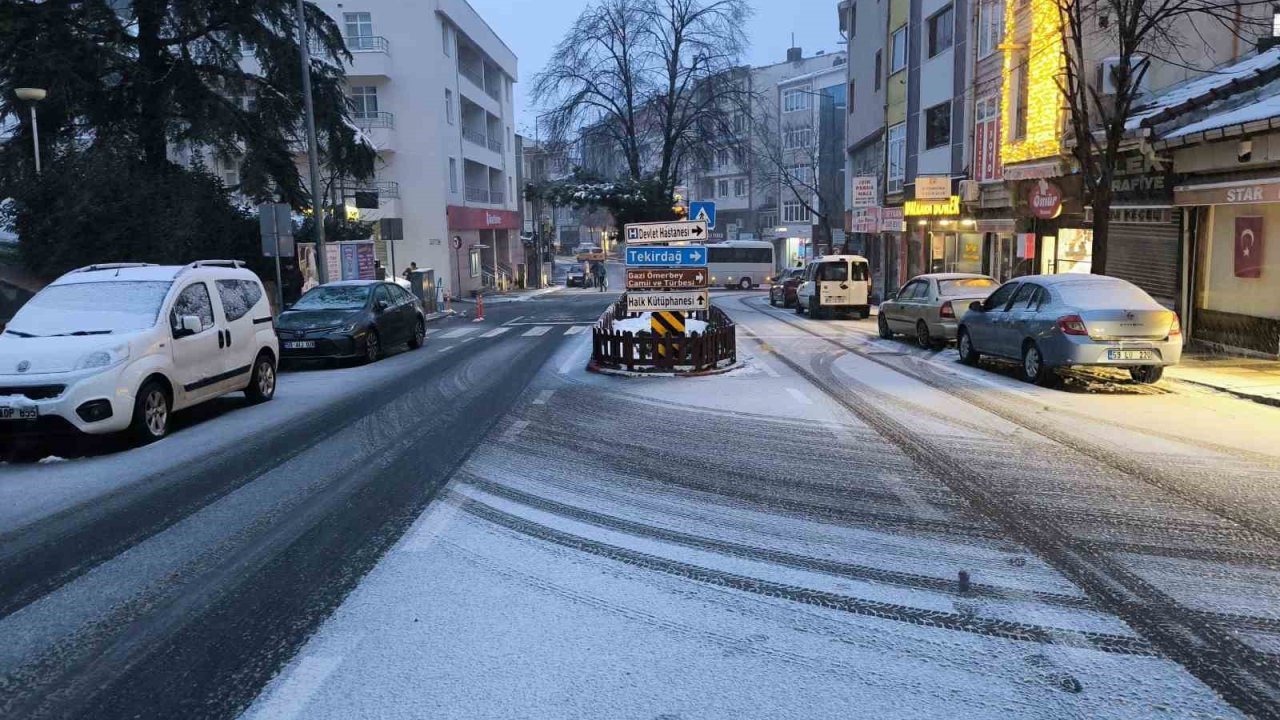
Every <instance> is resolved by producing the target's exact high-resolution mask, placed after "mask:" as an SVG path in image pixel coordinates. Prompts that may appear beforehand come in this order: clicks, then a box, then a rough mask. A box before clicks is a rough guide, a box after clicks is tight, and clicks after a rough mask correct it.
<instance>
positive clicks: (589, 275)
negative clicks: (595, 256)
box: [582, 260, 596, 287]
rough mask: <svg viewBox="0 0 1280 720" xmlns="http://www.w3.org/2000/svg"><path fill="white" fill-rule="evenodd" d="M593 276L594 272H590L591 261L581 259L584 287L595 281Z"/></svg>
mask: <svg viewBox="0 0 1280 720" xmlns="http://www.w3.org/2000/svg"><path fill="white" fill-rule="evenodd" d="M595 277H596V276H595V273H594V272H592V268H591V261H590V260H583V261H582V284H583V285H585V286H586V287H591V285H592V284H593V283H594V282H595Z"/></svg>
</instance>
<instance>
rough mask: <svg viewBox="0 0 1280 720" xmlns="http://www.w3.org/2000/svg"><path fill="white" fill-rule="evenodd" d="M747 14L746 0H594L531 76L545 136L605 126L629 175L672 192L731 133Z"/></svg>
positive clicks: (558, 137)
mask: <svg viewBox="0 0 1280 720" xmlns="http://www.w3.org/2000/svg"><path fill="white" fill-rule="evenodd" d="M749 15H750V8H749V5H748V3H747V0H597V2H596V3H595V4H593V5H591V6H589V7H587V8H586V9H585V10H584V11H583V12H582V14H581V15H580V16H579V17H578V19H577V21H576V22H575V23H574V24H573V27H572V28H570V30H569V32H568V33H567V34H566V35H565V36H564V38H563V39H562V40H561V41H560V44H559V45H557V46H556V50H555V53H554V54H553V55H552V57H551V60H550V61H549V62H548V63H547V66H546V67H545V68H544V69H543V70H542V71H541V72H539V73H538V74H537V75H536V76H535V77H534V81H533V94H532V95H533V100H534V102H536V103H538V104H539V105H541V106H543V107H548V108H549V110H548V112H547V114H546V117H547V118H549V120H548V126H549V135H550V138H551V142H552V143H562V144H563V143H567V142H569V141H570V139H571V138H574V137H578V136H584V135H585V136H590V137H592V138H595V139H599V138H600V137H601V136H603V137H604V138H606V139H607V141H608V143H607V144H608V145H609V146H611V147H613V148H614V151H615V153H616V155H617V157H618V160H619V162H620V164H621V165H622V168H623V170H624V172H625V173H626V174H627V176H628V177H630V178H631V179H633V180H641V179H645V178H654V179H656V180H657V181H658V183H659V184H660V185H661V187H662V188H664V189H665V190H666V192H667V194H668V196H669V195H670V193H671V192H672V191H674V188H675V186H676V184H677V182H678V180H679V177H680V172H681V170H682V169H685V168H687V167H689V164H690V163H693V162H695V158H696V157H697V156H698V155H699V153H705V152H709V151H713V148H714V147H718V146H722V145H723V144H724V143H727V142H728V138H729V137H730V135H729V134H728V131H729V129H730V128H731V118H732V114H733V111H734V109H735V108H737V107H739V106H740V105H741V101H740V100H739V99H738V98H739V95H741V94H742V93H745V92H747V89H746V87H745V85H744V84H743V83H742V82H740V81H739V78H738V76H739V74H740V71H739V65H740V61H741V57H742V54H743V52H744V49H745V47H746V37H745V35H744V33H743V27H744V25H745V21H746V19H747V17H748V16H749Z"/></svg>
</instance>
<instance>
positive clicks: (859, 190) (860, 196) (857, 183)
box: [853, 175, 879, 208]
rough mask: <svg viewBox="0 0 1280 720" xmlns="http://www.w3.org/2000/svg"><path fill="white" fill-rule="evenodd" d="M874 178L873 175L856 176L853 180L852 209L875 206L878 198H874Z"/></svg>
mask: <svg viewBox="0 0 1280 720" xmlns="http://www.w3.org/2000/svg"><path fill="white" fill-rule="evenodd" d="M876 185H877V182H876V176H875V175H858V176H855V177H854V178H853V207H855V208H867V207H872V206H873V205H875V204H876V203H877V202H878V201H879V198H877V197H876V195H877V193H876Z"/></svg>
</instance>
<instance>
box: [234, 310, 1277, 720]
mask: <svg viewBox="0 0 1280 720" xmlns="http://www.w3.org/2000/svg"><path fill="white" fill-rule="evenodd" d="M715 301H716V302H717V303H718V304H720V306H721V307H722V308H724V309H725V310H726V311H728V312H729V313H730V314H731V315H732V316H733V317H734V319H735V320H736V321H737V322H739V323H740V328H739V340H738V343H739V352H740V353H741V354H742V355H743V356H744V357H745V358H746V359H747V362H746V364H745V366H744V367H743V368H741V369H738V370H735V371H733V372H730V373H728V374H726V375H722V376H716V377H708V378H699V379H661V378H645V379H633V378H616V377H602V376H594V375H589V374H587V373H584V372H582V371H581V366H582V361H583V359H584V357H585V355H584V350H585V348H586V345H587V344H588V342H589V341H588V339H587V337H586V336H585V335H584V336H581V337H580V338H579V339H577V340H570V341H566V342H565V343H563V344H562V345H560V346H559V347H558V349H557V354H556V356H555V357H553V358H551V360H550V361H549V362H547V363H546V364H545V365H544V366H543V368H542V370H541V371H540V372H539V373H538V374H537V376H536V377H535V378H534V379H533V381H532V382H531V383H530V385H529V386H528V387H527V388H526V389H525V390H524V391H523V393H522V395H521V397H520V399H519V400H518V401H517V402H516V404H515V406H514V407H513V409H512V410H511V412H510V413H509V414H508V415H507V416H506V417H504V418H503V419H502V420H501V421H499V422H498V424H497V425H496V426H495V427H494V428H493V429H492V430H491V431H490V432H489V434H488V436H487V437H486V439H485V440H484V442H482V443H481V444H480V445H478V446H477V448H476V450H475V451H474V452H473V453H471V454H470V455H469V456H468V458H467V460H466V461H465V463H464V464H463V465H462V466H461V468H460V469H459V470H458V471H457V472H456V473H455V474H454V475H453V476H452V478H451V479H450V481H449V483H448V485H447V486H446V487H445V488H444V490H443V491H442V492H441V494H440V496H439V499H438V500H437V501H436V502H434V503H433V504H432V505H431V506H430V507H429V508H428V509H427V511H426V512H425V513H423V514H422V515H421V516H420V517H419V518H418V519H417V520H416V522H415V523H414V525H413V526H412V527H411V528H410V529H409V531H408V532H407V533H406V534H405V536H404V537H403V538H402V539H401V540H400V542H399V543H398V544H397V545H396V546H395V547H393V548H392V549H391V550H390V551H389V552H388V554H387V555H386V556H384V557H383V558H382V560H381V561H380V562H379V563H378V565H377V566H376V567H375V568H374V569H373V571H372V572H371V573H370V574H369V575H368V576H367V577H366V578H365V579H364V581H363V582H362V583H361V584H360V585H359V587H358V588H357V589H356V590H355V591H354V592H353V593H352V594H351V595H349V596H348V597H347V599H346V601H345V602H344V603H343V604H342V605H341V606H340V607H339V608H338V609H337V611H336V612H335V613H334V615H333V616H332V617H331V618H330V619H329V620H328V621H327V622H326V623H325V624H324V625H323V626H322V627H321V628H320V630H319V632H318V633H316V635H315V636H314V637H312V638H311V640H310V641H309V642H308V643H307V644H306V645H305V646H304V647H303V648H302V650H301V651H300V652H299V653H298V655H297V657H296V658H295V659H294V660H293V661H292V662H291V663H290V664H289V665H288V666H287V667H286V668H285V669H284V670H283V671H282V672H281V673H280V674H279V675H278V676H277V677H276V678H275V679H274V680H273V681H272V682H271V683H270V685H269V686H268V687H267V688H266V689H265V691H264V692H263V693H262V694H261V695H260V696H259V697H258V699H257V700H256V701H255V702H254V704H253V705H252V707H250V708H249V709H248V711H247V712H246V714H245V717H247V718H358V717H379V718H424V717H450V718H452V717H476V718H500V717H557V718H599V717H609V718H631V717H635V718H718V717H723V718H756V717H759V718H780V717H795V718H810V717H877V718H882V717H883V718H908V717H1042V718H1060V717H1089V718H1094V717H1114V718H1144V717H1160V718H1168V717H1188V718H1201V717H1241V716H1246V715H1253V716H1257V717H1273V716H1276V715H1277V714H1280V695H1277V694H1276V692H1277V688H1278V687H1280V683H1278V682H1277V668H1278V667H1280V662H1278V661H1280V582H1278V581H1280V546H1277V544H1276V538H1277V532H1278V530H1280V448H1277V447H1276V446H1275V443H1274V432H1271V433H1270V434H1268V433H1267V432H1266V431H1260V429H1262V428H1268V427H1275V425H1276V423H1277V418H1278V417H1280V416H1277V414H1276V413H1277V411H1276V410H1275V409H1273V408H1267V407H1263V406H1259V405H1253V404H1250V403H1246V402H1242V401H1240V400H1236V399H1231V398H1226V397H1223V396H1218V395H1215V394H1210V393H1206V392H1203V391H1199V390H1194V389H1192V388H1189V387H1186V386H1179V385H1177V384H1176V383H1168V382H1166V383H1165V384H1162V385H1160V386H1157V387H1156V388H1147V387H1139V386H1133V385H1130V384H1128V383H1121V382H1116V381H1113V380H1111V379H1109V378H1108V377H1105V376H1101V375H1098V374H1084V373H1080V374H1075V375H1073V376H1072V377H1071V378H1070V379H1069V381H1068V383H1067V385H1066V388H1065V389H1064V390H1044V389H1041V388H1032V387H1028V386H1025V385H1022V384H1020V383H1017V382H1015V381H1013V380H1011V379H1010V378H1008V377H1007V376H1005V375H1002V374H1001V373H1000V372H999V368H996V369H995V370H994V371H993V370H992V369H991V368H980V369H972V368H965V367H962V366H960V365H958V364H957V363H956V362H955V361H954V353H953V351H946V352H943V353H934V352H929V351H921V350H916V349H914V348H910V347H908V346H906V345H903V344H901V343H898V342H893V341H882V340H879V339H878V338H875V337H874V324H872V323H868V322H819V321H813V320H810V319H808V318H795V317H794V316H792V315H791V314H790V313H785V312H782V311H779V310H774V309H770V308H768V306H767V304H766V303H765V302H764V298H763V297H761V296H760V295H758V294H717V296H716V300H715ZM962 571H963V572H964V573H965V575H966V577H967V585H963V586H962V581H961V577H960V576H961V572H962Z"/></svg>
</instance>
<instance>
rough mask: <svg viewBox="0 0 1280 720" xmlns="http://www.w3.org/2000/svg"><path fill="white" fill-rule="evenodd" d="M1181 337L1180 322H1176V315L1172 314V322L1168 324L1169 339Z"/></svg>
mask: <svg viewBox="0 0 1280 720" xmlns="http://www.w3.org/2000/svg"><path fill="white" fill-rule="evenodd" d="M1181 335H1182V322H1181V321H1179V320H1178V313H1174V314H1173V322H1172V323H1170V324H1169V337H1180V336H1181Z"/></svg>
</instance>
